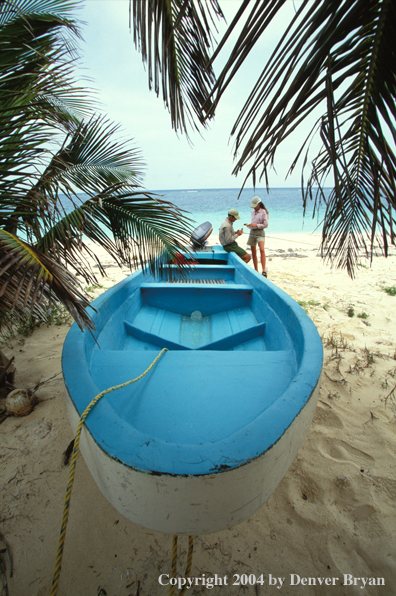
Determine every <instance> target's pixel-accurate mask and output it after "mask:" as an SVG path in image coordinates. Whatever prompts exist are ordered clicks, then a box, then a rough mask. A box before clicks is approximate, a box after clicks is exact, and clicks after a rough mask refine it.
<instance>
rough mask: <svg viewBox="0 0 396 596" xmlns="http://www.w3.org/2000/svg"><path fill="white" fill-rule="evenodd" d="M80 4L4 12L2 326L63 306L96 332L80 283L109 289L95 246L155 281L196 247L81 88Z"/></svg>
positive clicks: (33, 5) (18, 0)
mask: <svg viewBox="0 0 396 596" xmlns="http://www.w3.org/2000/svg"><path fill="white" fill-rule="evenodd" d="M79 5H80V1H78V0H77V1H76V0H71V1H69V0H30V1H29V2H27V1H26V0H9V1H8V2H1V3H0V49H1V61H0V162H1V164H2V170H1V177H0V265H1V266H0V270H1V275H0V328H1V327H4V326H7V327H8V328H10V327H12V326H16V327H17V328H18V325H22V326H25V327H27V328H31V327H32V326H33V327H34V326H35V325H36V321H44V322H46V321H47V319H48V309H49V305H51V304H53V303H54V302H55V303H56V304H57V306H60V305H63V306H64V307H65V308H66V309H67V310H68V311H69V312H70V313H71V315H72V317H73V318H74V319H75V320H76V321H77V323H78V324H79V326H80V327H81V328H84V327H88V328H92V327H93V323H92V321H91V319H90V317H89V314H88V311H87V309H88V308H89V297H88V296H87V295H86V293H85V292H84V290H83V288H82V287H81V285H80V283H79V281H78V279H77V277H76V275H75V274H76V273H78V274H79V275H80V276H81V277H80V279H82V280H83V281H84V282H85V283H87V284H89V285H92V284H97V283H98V282H97V279H96V276H95V275H94V274H93V273H92V269H91V267H90V266H89V264H88V259H91V260H92V259H93V260H94V262H95V264H96V265H97V266H98V267H99V273H100V274H103V273H104V268H103V266H102V263H101V262H100V260H99V259H98V257H97V256H96V254H95V251H94V250H92V248H91V246H90V244H89V242H91V243H92V242H93V243H96V244H98V245H100V246H101V247H103V248H104V249H105V250H106V251H107V253H108V254H109V255H110V256H111V257H112V258H113V259H114V260H115V261H116V262H117V263H118V264H119V265H121V264H126V265H127V266H131V265H132V264H133V263H134V262H135V260H136V259H137V258H139V261H142V262H147V263H148V265H147V266H148V267H150V269H151V270H152V271H159V270H160V268H161V266H162V264H163V263H164V262H167V261H168V259H169V258H172V256H173V255H174V254H175V253H176V252H178V251H179V250H180V245H184V244H186V243H187V242H188V237H189V229H190V225H189V221H188V220H186V219H185V217H184V215H183V214H182V212H181V211H180V210H179V209H178V208H176V207H174V206H173V205H172V204H170V203H168V202H166V201H161V200H160V199H157V198H156V197H154V196H153V195H151V194H150V193H148V192H147V191H145V190H144V189H143V187H142V168H143V165H144V164H143V161H142V158H141V155H140V151H139V150H137V149H136V147H134V146H133V145H132V144H131V142H130V141H129V140H120V139H119V138H118V130H119V127H118V125H116V124H113V123H112V122H110V121H109V120H108V119H107V118H106V117H105V116H103V115H101V114H98V113H96V111H95V108H94V105H95V104H94V102H93V96H92V94H91V92H90V90H87V89H85V88H81V87H79V86H78V84H77V81H76V80H75V79H74V75H73V68H74V61H75V59H76V57H77V56H78V46H77V42H78V40H79V35H80V34H79V29H78V22H77V21H76V20H75V19H74V18H73V11H74V10H76V9H77V8H78V7H79ZM81 193H84V195H81ZM81 196H85V197H86V200H85V199H82V198H81ZM86 239H88V241H89V242H87V240H86ZM10 313H12V318H11V317H10Z"/></svg>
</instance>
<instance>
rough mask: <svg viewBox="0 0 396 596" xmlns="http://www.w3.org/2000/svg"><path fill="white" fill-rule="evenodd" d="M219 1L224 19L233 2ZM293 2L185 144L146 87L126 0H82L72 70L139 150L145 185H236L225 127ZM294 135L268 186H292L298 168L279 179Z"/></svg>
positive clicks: (231, 11)
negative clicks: (205, 125)
mask: <svg viewBox="0 0 396 596" xmlns="http://www.w3.org/2000/svg"><path fill="white" fill-rule="evenodd" d="M220 4H221V6H222V8H223V10H224V11H225V13H226V17H227V20H229V19H230V18H231V17H232V15H233V14H234V13H235V11H236V10H237V8H238V5H239V4H240V1H239V0H220ZM294 4H295V3H294V2H292V0H289V1H288V2H287V6H286V9H285V13H284V14H283V15H281V17H280V18H279V19H278V20H277V22H275V23H274V26H273V27H272V29H271V31H269V33H268V34H267V35H266V37H265V40H262V41H260V43H259V45H258V46H257V47H256V48H255V50H254V52H253V53H252V55H251V56H250V57H249V59H248V62H247V64H245V65H244V67H243V69H241V72H240V73H238V76H237V78H236V79H235V81H234V82H233V83H232V85H231V86H230V88H229V89H228V90H227V92H226V94H225V96H224V97H223V99H222V101H221V103H220V105H219V108H218V111H217V114H216V117H215V119H214V122H212V123H211V124H210V128H209V129H207V130H206V131H205V130H203V131H202V136H200V134H199V133H192V134H191V140H192V143H193V145H192V146H191V145H190V144H189V143H188V141H187V139H186V138H185V136H184V135H181V136H179V137H178V136H177V135H176V133H175V132H174V131H173V129H172V126H171V121H170V116H169V114H168V112H167V110H166V108H165V107H164V104H163V101H162V99H161V97H159V98H157V97H156V95H155V93H154V92H153V91H151V92H150V91H149V88H148V81H147V73H146V71H145V68H144V66H143V63H142V59H141V55H140V54H139V53H138V52H137V51H136V50H135V46H134V43H133V35H132V33H131V32H130V30H129V0H86V2H85V5H84V7H83V9H82V10H80V11H79V12H78V13H77V15H76V16H77V17H78V18H79V19H81V20H82V21H85V22H86V24H85V25H82V29H81V31H82V36H83V39H84V43H82V44H81V56H82V60H81V68H80V70H79V74H80V75H81V76H84V77H89V78H90V79H91V81H90V86H91V87H93V88H95V89H96V91H97V99H98V100H99V102H100V110H101V112H103V113H105V114H107V115H108V116H109V118H110V119H111V120H112V121H114V122H116V123H120V125H121V131H120V137H121V138H128V139H133V144H134V146H136V147H139V148H140V149H141V151H142V157H143V160H144V162H145V164H146V169H145V178H144V186H145V188H146V189H148V190H165V189H178V188H191V189H193V188H239V187H240V186H241V185H242V183H243V179H244V176H243V175H238V177H237V178H236V177H235V176H233V175H232V174H231V172H232V169H233V158H232V149H233V140H232V139H231V140H230V132H231V128H232V125H233V123H234V121H235V120H236V118H237V116H238V114H239V111H240V109H241V108H242V106H243V103H244V100H245V99H246V98H247V96H248V92H249V91H250V89H251V88H252V87H253V84H254V82H255V81H256V79H257V77H258V75H259V73H260V72H261V70H262V66H261V65H263V66H264V63H265V60H266V59H267V58H268V57H269V55H270V51H271V49H272V48H273V47H274V45H275V43H276V41H277V39H278V36H279V32H280V31H281V30H283V27H284V23H285V21H286V20H287V19H289V18H291V16H292V15H293V13H294ZM219 66H220V62H219ZM219 66H218V67H219ZM218 67H217V68H218ZM215 68H216V65H215ZM217 68H216V70H217ZM307 130H308V127H307ZM303 138H305V136H304V134H300V136H299V139H298V140H300V141H301V140H302V139H303ZM298 140H297V143H296V140H294V141H293V140H292V141H291V142H289V143H288V144H285V146H284V147H282V151H281V152H279V155H278V157H277V159H276V162H275V167H276V173H275V172H272V174H271V176H270V186H272V187H284V186H297V187H298V186H300V169H298V168H297V169H296V171H295V172H294V173H293V175H292V176H291V177H289V178H287V179H286V180H285V176H286V173H287V170H288V168H289V166H290V163H291V162H292V159H293V157H294V156H295V153H296V152H297V149H298V148H299V143H298ZM248 186H251V184H248Z"/></svg>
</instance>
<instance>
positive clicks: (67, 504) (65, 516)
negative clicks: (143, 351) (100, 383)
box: [51, 348, 168, 596]
mask: <svg viewBox="0 0 396 596" xmlns="http://www.w3.org/2000/svg"><path fill="white" fill-rule="evenodd" d="M167 350H168V349H167V348H163V350H161V352H160V353H159V354H158V356H157V357H156V358H155V359H154V360H153V362H152V363H151V364H150V366H149V367H148V369H147V370H145V371H144V373H142V374H141V375H140V376H139V377H136V379H132V380H131V381H127V382H126V383H122V384H121V385H116V386H115V387H110V388H109V389H106V390H105V391H102V392H101V393H99V394H98V395H97V396H96V397H94V399H93V400H92V401H91V403H90V404H88V406H87V407H86V408H85V410H84V412H83V414H82V415H81V417H80V421H79V423H78V426H77V431H76V436H75V439H74V449H73V455H72V459H71V463H70V472H69V479H68V483H67V488H66V497H65V504H64V508H63V518H62V525H61V529H60V537H59V544H58V551H57V556H56V563H55V570H54V576H53V578H52V589H51V596H56V594H57V592H58V584H59V577H60V572H61V563H62V555H63V545H64V543H65V538H66V526H67V520H68V517H69V509H70V498H71V492H72V488H73V482H74V476H75V473H76V463H77V455H78V449H79V444H80V435H81V431H82V427H83V424H84V421H85V419H86V417H87V416H88V414H89V413H90V411H91V410H92V408H93V407H94V406H95V405H96V404H97V403H98V401H99V400H100V399H101V398H102V397H103V396H104V395H106V394H107V393H110V392H111V391H115V390H116V389H122V388H123V387H126V386H127V385H131V384H132V383H136V381H139V380H140V379H141V378H142V377H144V375H146V374H147V373H148V372H149V370H150V369H151V368H152V367H153V366H154V364H155V363H156V362H157V360H158V359H159V358H160V357H161V356H162V354H163V353H164V352H166V351H167Z"/></svg>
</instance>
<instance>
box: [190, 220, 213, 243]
mask: <svg viewBox="0 0 396 596" xmlns="http://www.w3.org/2000/svg"><path fill="white" fill-rule="evenodd" d="M212 231H213V227H212V224H211V223H210V221H206V222H205V223H203V224H201V225H200V226H198V227H197V228H195V230H194V231H193V233H192V234H191V236H190V241H191V244H192V247H193V249H194V250H204V248H205V246H206V245H207V244H208V238H209V236H210V235H211V233H212Z"/></svg>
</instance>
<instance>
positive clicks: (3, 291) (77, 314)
mask: <svg viewBox="0 0 396 596" xmlns="http://www.w3.org/2000/svg"><path fill="white" fill-rule="evenodd" d="M55 301H59V302H61V303H62V304H64V305H65V306H66V308H67V309H68V310H69V312H70V313H71V314H72V316H73V317H74V319H75V320H76V321H77V323H78V325H79V326H80V328H84V327H89V328H90V329H93V327H94V326H93V323H92V321H91V319H90V317H89V316H88V314H87V312H86V309H87V307H88V306H89V301H88V300H87V299H86V297H85V296H84V295H83V294H82V292H81V291H79V290H78V282H77V280H76V278H75V277H74V276H72V275H71V274H70V273H69V272H68V271H67V270H66V269H65V268H64V267H62V266H61V265H60V264H59V263H57V262H56V261H54V260H52V259H51V258H50V257H48V256H46V255H44V254H42V253H40V252H38V251H37V250H36V248H35V247H34V246H29V245H28V244H27V243H25V242H23V241H22V240H20V239H19V238H17V237H16V236H13V235H12V234H9V233H8V232H6V231H4V230H0V319H1V320H2V321H3V320H4V319H6V316H7V315H9V314H11V315H12V316H17V317H20V318H24V317H25V316H26V314H27V313H32V314H34V315H35V316H36V317H37V318H39V319H42V320H45V319H46V315H47V314H48V313H46V311H45V308H48V304H51V302H55Z"/></svg>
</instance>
